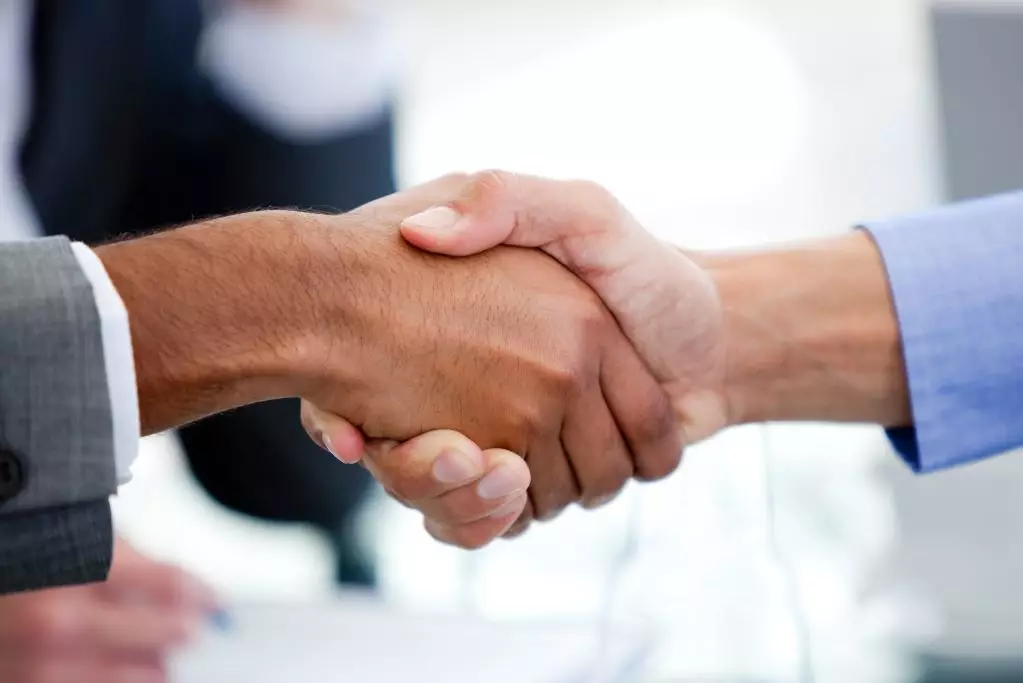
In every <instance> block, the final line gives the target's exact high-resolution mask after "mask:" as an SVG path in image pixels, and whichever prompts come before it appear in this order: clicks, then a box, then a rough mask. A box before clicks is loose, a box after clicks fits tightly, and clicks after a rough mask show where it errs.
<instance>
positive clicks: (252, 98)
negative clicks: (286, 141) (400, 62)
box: [200, 5, 397, 141]
mask: <svg viewBox="0 0 1023 683" xmlns="http://www.w3.org/2000/svg"><path fill="white" fill-rule="evenodd" d="M394 48H395V45H393V44H392V41H391V40H390V35H389V31H388V27H387V22H386V18H385V16H384V15H383V13H381V12H379V11H372V10H366V11H363V12H353V13H352V15H351V16H349V17H347V18H345V19H344V20H341V21H335V22H317V21H312V20H310V19H309V18H307V17H304V16H296V15H292V14H289V13H286V12H279V11H274V10H266V9H261V8H255V7H246V6H242V5H235V6H232V7H230V8H227V9H225V10H224V12H223V13H222V14H221V15H220V16H219V17H217V18H216V19H214V20H213V21H212V22H211V24H210V25H209V27H208V28H207V29H206V32H205V34H204V35H203V39H202V46H201V52H200V54H201V59H202V64H203V66H204V68H205V70H206V73H207V74H208V75H209V77H210V78H211V79H212V80H213V82H214V83H215V84H216V85H217V86H218V88H219V89H220V90H221V92H222V94H223V95H224V97H226V98H227V99H228V100H230V101H231V102H232V103H233V104H234V105H235V106H237V107H239V108H240V109H241V110H242V111H243V112H244V113H245V114H246V115H248V116H250V117H251V118H252V119H253V120H254V121H256V122H257V123H259V124H261V125H262V126H264V127H266V128H267V129H268V130H269V131H270V132H272V133H275V134H278V135H282V136H284V137H286V138H290V139H295V140H300V141H305V140H310V139H315V138H319V137H325V136H328V135H335V134H338V133H341V132H344V131H346V130H353V129H357V128H359V127H360V126H363V125H366V124H368V123H371V122H373V121H375V120H377V119H378V118H379V117H380V115H381V114H382V113H383V111H384V110H385V108H386V107H387V105H388V103H389V101H390V98H391V94H392V88H393V85H394V78H395V73H396V71H397V69H396V63H395V61H396V60H395V58H394V55H395V49H394Z"/></svg>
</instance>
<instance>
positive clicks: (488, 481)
mask: <svg viewBox="0 0 1023 683" xmlns="http://www.w3.org/2000/svg"><path fill="white" fill-rule="evenodd" d="M525 490H526V488H525V485H524V484H523V482H522V478H521V477H520V476H519V475H518V473H517V472H516V471H515V469H514V468H512V467H509V466H508V465H503V466H501V467H498V468H497V469H496V470H494V471H493V472H491V473H490V474H488V475H487V476H485V477H483V481H481V482H480V484H479V486H477V487H476V493H477V494H479V497H480V498H482V499H483V500H497V499H499V498H505V497H507V496H510V495H511V494H513V493H520V492H522V491H525Z"/></svg>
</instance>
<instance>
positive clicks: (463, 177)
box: [440, 171, 472, 185]
mask: <svg viewBox="0 0 1023 683" xmlns="http://www.w3.org/2000/svg"><path fill="white" fill-rule="evenodd" d="M440 180H441V182H443V183H450V184H452V185H456V184H461V185H466V184H468V183H469V182H470V181H471V180H472V176H470V175H469V174H468V173H463V172H461V171H455V172H454V173H447V174H445V175H443V176H441V179H440Z"/></svg>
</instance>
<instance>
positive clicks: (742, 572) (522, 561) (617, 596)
mask: <svg viewBox="0 0 1023 683" xmlns="http://www.w3.org/2000/svg"><path fill="white" fill-rule="evenodd" d="M364 4H365V5H366V7H365V10H366V11H367V12H368V13H369V14H370V15H372V16H373V19H372V21H371V22H370V23H363V24H358V28H357V29H353V31H352V34H351V39H352V40H353V41H356V42H358V43H359V45H360V46H361V47H360V49H361V50H362V52H360V53H359V54H362V55H369V54H371V55H373V56H374V61H372V62H369V61H367V63H368V64H369V63H371V64H372V65H373V66H372V78H369V77H367V78H366V79H363V80H360V79H355V83H354V84H353V86H352V87H353V91H356V90H357V91H358V92H360V93H363V94H364V95H365V99H364V100H362V101H360V102H359V107H355V108H356V109H357V110H358V111H356V112H355V113H353V115H352V117H351V123H350V128H349V129H347V130H346V131H342V132H343V134H344V135H345V136H348V137H350V138H351V139H353V140H355V141H357V144H354V143H353V144H354V146H353V147H351V148H350V149H349V151H348V152H347V153H349V154H351V155H352V159H353V161H352V163H353V164H354V165H355V168H356V169H358V168H360V167H363V168H366V167H368V168H373V169H378V170H379V172H380V173H383V174H386V173H387V172H388V168H389V166H388V164H390V161H391V160H392V159H393V161H394V168H393V171H394V175H395V176H396V180H397V182H398V184H399V185H400V186H407V185H411V184H415V183H419V182H421V181H425V180H428V179H431V178H433V177H435V176H438V175H441V174H444V173H447V172H450V171H454V170H464V171H474V170H481V169H486V168H503V169H509V170H516V171H524V172H529V173H533V174H539V175H549V176H555V177H579V178H587V179H591V180H595V181H597V182H599V183H602V184H604V185H606V186H607V187H608V188H610V189H611V190H612V191H614V192H615V193H616V194H617V195H618V196H619V197H620V198H621V199H622V200H623V201H624V202H625V204H626V205H628V206H629V207H630V208H631V209H632V210H633V212H634V213H635V214H636V215H637V216H638V217H639V218H640V219H641V220H642V221H643V222H644V223H645V224H646V225H647V226H648V227H649V228H650V229H651V230H653V231H654V232H656V233H657V234H659V235H660V236H662V237H664V238H665V239H668V240H671V241H673V242H676V243H678V244H682V245H686V246H687V247H691V248H713V249H717V248H728V247H739V246H746V245H755V244H763V243H768V242H783V241H791V240H794V239H799V238H803V237H809V236H814V235H822V234H827V233H834V232H838V231H844V230H848V229H850V228H851V227H852V226H854V225H855V224H856V223H857V222H858V221H862V220H866V219H871V218H878V217H884V216H888V215H892V214H898V213H903V212H908V211H913V210H916V209H920V208H924V207H928V206H931V205H934V204H937V203H939V202H942V201H944V200H946V199H949V198H961V197H967V196H975V195H980V194H986V193H990V192H994V191H998V190H1002V189H1008V188H1012V187H1020V186H1023V173H1021V168H1023V161H1020V160H1023V149H1021V148H1023V135H1021V134H1020V133H1019V131H1018V130H1017V128H1018V125H1017V124H1018V122H1019V121H1020V120H1023V119H1021V118H1020V117H1023V80H1021V79H1020V78H1019V73H1020V68H1019V67H1020V65H1021V64H1023V3H1020V4H1019V5H1017V4H1016V3H1012V2H998V3H987V4H983V5H982V4H979V3H971V2H965V1H963V2H946V3H942V4H940V5H932V4H930V3H927V2H925V1H924V0H749V1H747V2H741V1H738V0H585V1H583V0H515V1H514V2H512V1H505V0H486V1H485V2H481V1H478V0H477V1H475V2H472V1H470V0H416V2H411V1H409V2H405V3H389V4H387V5H386V6H384V5H379V6H378V5H375V4H371V3H364ZM221 28H222V30H223V31H225V32H226V33H225V35H227V36H228V37H230V31H231V29H230V27H229V26H228V27H221ZM210 30H213V29H210ZM204 54H205V55H206V58H207V59H208V60H209V64H210V65H211V66H210V68H211V69H212V70H213V72H214V73H215V72H216V69H217V68H218V64H219V63H220V62H218V53H217V50H216V43H214V44H213V48H211V49H209V50H207V51H206V52H205V53H204ZM277 57H279V59H277V60H275V61H276V62H284V63H286V62H287V59H286V58H285V57H282V56H280V55H277ZM359 64H360V62H359V61H358V60H355V61H354V62H353V66H352V68H353V69H354V70H356V71H357V70H358V69H359ZM282 68H283V67H282ZM366 68H367V69H370V67H369V66H367V67H366ZM299 73H301V72H299ZM297 80H299V81H300V80H301V79H300V78H299V79H297ZM293 86H294V87H295V88H297V89H298V90H297V91H301V83H295V84H293ZM358 88H364V90H358ZM228 95H229V96H231V97H234V98H235V99H236V100H238V101H247V100H250V99H252V98H253V95H252V93H251V92H249V91H247V90H246V89H245V88H243V87H239V88H238V89H237V90H234V91H229V92H228ZM311 101H319V100H316V99H315V98H313V99H312V100H311ZM392 105H393V106H392ZM253 106H254V107H255V110H256V111H259V107H260V106H261V105H260V103H259V102H256V103H255V104H254V105H253ZM353 106H354V105H353ZM382 112H386V113H382ZM392 112H393V120H392V118H391V113H392ZM291 114H292V116H291V118H290V119H288V120H290V121H291V122H292V123H294V124H295V126H297V127H298V128H299V129H301V130H302V131H305V132H303V133H302V135H307V136H311V137H308V140H312V139H315V137H316V135H317V134H318V133H317V126H318V125H319V124H318V118H317V111H316V106H315V105H313V104H311V105H310V108H309V110H308V111H302V110H301V107H299V110H298V111H293V112H291ZM392 124H393V128H392ZM370 129H372V130H373V131H375V132H374V133H372V134H370V133H368V132H367V131H369V130H370ZM309 131H312V132H309ZM392 131H393V136H394V137H393V139H394V141H395V144H394V146H393V149H392V146H391V144H390V142H389V141H390V139H391V132H392ZM336 133H337V131H332V133H331V134H336ZM374 136H375V137H374ZM1014 139H1015V141H1014ZM360 140H361V142H358V141H360ZM303 144H313V143H312V142H303ZM375 172H376V171H375ZM321 180H322V179H321ZM380 186H381V187H386V180H385V181H382V183H381V184H380ZM360 191H362V192H363V194H365V193H366V192H372V189H371V188H364V189H363V190H360ZM294 417H295V420H296V424H297V408H295V411H294ZM206 436H207V437H209V435H208V434H207V435H206ZM200 437H201V435H200ZM200 437H196V438H200ZM186 443H187V438H186ZM206 443H207V447H208V444H209V443H211V442H206ZM216 443H218V444H219V445H218V448H219V452H220V453H221V457H223V458H226V459H227V460H230V461H231V462H233V463H246V462H247V461H248V458H250V456H252V454H251V446H250V445H249V444H244V443H239V442H233V441H230V440H229V439H228V440H223V441H218V442H216ZM279 450H284V451H286V450H287V446H286V445H282V446H281V447H280V449H279ZM318 455H319V454H317V457H318ZM282 457H284V456H283V454H282ZM322 457H323V459H324V463H325V464H330V465H333V463H326V460H327V456H326V455H323V456H322ZM193 459H195V458H193ZM235 466H237V464H236V465H235ZM214 469H215V468H214ZM134 472H135V480H134V482H133V483H132V484H131V485H130V486H128V487H125V488H124V489H123V490H122V493H121V494H120V495H119V496H118V498H117V500H116V503H115V509H116V514H117V519H118V524H119V526H120V528H121V530H122V532H123V533H124V535H125V536H127V537H128V538H129V539H130V540H131V541H132V542H133V543H134V544H135V545H136V546H137V547H138V548H140V549H141V550H143V551H145V552H147V553H149V554H151V555H154V556H156V557H159V558H163V559H170V560H174V561H176V562H180V563H182V564H183V565H184V566H186V567H188V568H189V569H191V570H193V571H195V572H196V573H197V574H199V575H200V576H202V577H205V578H207V579H208V580H210V581H211V582H213V584H214V585H216V586H217V587H218V588H219V589H221V590H222V591H223V592H224V594H225V595H226V596H228V598H229V600H230V601H231V602H235V603H238V604H246V603H251V602H253V601H255V602H260V603H275V602H276V603H289V604H298V603H300V604H305V605H316V604H327V602H328V601H329V600H331V599H333V596H336V594H337V593H336V592H337V590H338V580H339V579H340V580H341V581H343V582H344V585H345V586H346V588H345V590H346V591H357V592H358V593H359V594H365V593H369V594H375V595H376V596H378V598H379V599H380V600H382V601H384V602H385V603H386V604H387V605H388V606H389V607H390V608H393V609H396V610H397V613H398V614H404V615H412V614H445V615H456V616H457V615H469V616H471V617H473V618H483V619H486V620H487V621H490V622H497V623H506V622H528V623H533V624H544V623H561V622H564V621H571V622H573V623H580V624H588V625H591V626H592V627H593V628H595V629H600V633H603V634H605V635H604V636H602V637H604V638H610V637H611V636H607V635H606V633H608V631H607V630H606V629H608V628H609V626H608V625H609V624H617V623H630V624H631V623H641V624H642V625H643V628H644V629H645V630H644V632H645V633H650V634H653V635H651V636H650V638H649V639H648V640H647V641H645V642H646V643H647V646H645V647H644V650H643V651H644V655H645V657H644V663H643V665H642V666H639V667H638V668H637V667H632V668H631V669H630V670H629V672H628V674H627V676H628V677H627V678H625V679H623V680H634V681H685V680H693V681H729V682H735V683H740V682H744V681H748V682H757V681H763V682H764V683H805V682H809V681H820V682H832V681H834V682H836V683H838V682H849V683H874V682H876V683H903V682H904V683H911V682H913V681H921V682H924V681H926V682H930V683H933V682H935V681H969V682H971V683H981V682H983V681H989V680H990V681H1021V680H1023V663H1021V658H1020V653H1021V652H1023V597H1019V595H1020V591H1019V590H1018V587H1019V586H1018V583H1019V578H1018V577H1020V576H1023V550H1020V548H1021V547H1023V544H1021V543H1020V534H1019V531H1018V530H1019V528H1020V523H1019V521H1018V520H1021V519H1023V496H1021V495H1020V490H1021V487H1023V461H1021V460H1020V459H1019V458H1015V457H1008V458H1003V459H996V460H993V461H990V462H988V463H986V464H981V465H977V466H973V467H970V468H968V469H963V470H958V471H953V472H948V473H945V474H941V475H937V476H933V477H928V478H924V479H921V478H914V477H912V476H910V475H909V473H908V472H906V471H905V470H904V468H903V466H902V464H901V463H900V462H899V461H898V459H897V458H896V457H895V456H894V455H893V454H892V453H891V452H890V451H889V449H888V446H887V443H886V441H885V440H884V437H883V435H882V434H881V433H880V432H879V431H878V430H875V429H873V428H868V427H831V426H821V425H776V426H775V425H772V426H766V427H753V428H744V429H740V430H735V431H732V432H729V433H726V434H724V435H722V436H720V437H719V438H716V439H714V440H712V441H710V442H708V443H706V444H703V445H701V446H699V447H697V448H694V449H692V450H691V451H690V452H689V454H688V456H687V459H686V462H685V465H684V467H683V468H682V469H681V471H680V472H679V473H678V474H677V475H676V476H674V477H673V478H671V479H670V480H668V481H666V482H663V483H659V484H654V485H647V486H632V487H631V488H630V489H629V490H628V491H627V493H626V495H624V496H623V497H622V498H620V499H619V500H617V501H616V502H615V503H614V504H613V505H611V506H610V507H608V508H607V509H605V510H602V511H600V512H597V513H586V514H583V513H581V512H577V511H571V512H570V513H569V514H567V515H566V516H565V517H564V518H563V519H561V520H559V521H558V522H557V523H554V524H551V525H547V526H542V527H539V528H535V529H534V530H532V531H531V532H530V533H529V534H528V535H527V536H526V537H525V538H522V539H519V540H517V541H515V542H509V543H505V542H502V543H498V544H496V545H495V546H493V547H491V548H488V549H486V550H484V551H481V552H477V553H464V552H460V551H455V550H452V549H449V548H445V547H442V546H440V545H438V544H436V543H434V542H433V541H432V540H431V539H430V538H429V537H428V536H427V535H426V533H425V532H424V531H423V530H422V528H421V523H420V520H419V519H418V518H417V517H416V516H415V515H413V514H411V513H409V512H408V511H407V510H405V509H404V508H400V507H399V506H397V505H395V504H392V503H390V502H388V501H386V500H385V499H384V498H383V497H382V496H381V495H379V494H378V493H377V492H375V491H374V490H372V488H370V489H369V490H368V492H366V493H365V494H364V493H362V491H363V490H364V489H365V483H362V484H357V485H353V487H352V488H351V492H350V493H345V495H346V496H348V499H349V500H350V503H351V504H350V505H349V504H348V503H345V504H344V505H341V506H340V507H341V508H343V509H339V510H336V511H335V512H336V515H337V520H336V522H335V521H334V520H333V518H330V517H329V515H327V518H326V519H327V521H324V519H325V518H324V514H326V513H322V514H321V512H320V511H317V512H316V513H315V514H313V513H310V514H308V515H307V514H305V512H306V511H298V512H295V511H291V512H288V513H287V514H275V513H274V514H270V513H268V514H261V510H262V508H261V507H260V505H259V504H249V503H251V501H246V500H241V501H239V500H235V499H232V496H231V495H230V492H227V494H226V495H225V489H224V488H223V487H220V488H218V481H220V479H219V478H218V477H219V476H220V475H218V474H217V472H216V471H210V470H206V471H203V468H202V466H201V465H200V466H199V467H198V468H197V467H196V466H194V465H193V466H192V467H190V466H189V463H188V458H186V456H185V454H184V451H183V450H182V448H181V444H180V441H179V440H178V439H177V437H175V436H161V437H158V438H154V439H150V440H148V441H146V443H145V446H144V451H143V455H142V457H141V458H140V460H139V462H138V463H137V465H136V466H135V469H134ZM255 472H256V474H255V475H254V476H256V477H264V479H263V480H261V485H262V488H263V489H264V491H263V494H262V495H264V496H273V495H274V493H275V487H276V488H277V489H279V490H278V491H276V492H277V493H281V492H284V491H286V490H287V488H288V486H289V483H288V481H289V480H288V478H287V477H283V478H282V477H280V476H278V475H276V474H273V473H272V472H269V471H268V472H265V473H264V472H263V470H259V469H258V465H257V466H256V469H255ZM195 474H198V475H199V479H200V480H202V481H204V483H205V484H206V486H205V487H204V486H203V485H200V483H199V481H197V479H196V477H195ZM353 476H355V477H356V478H357V475H353ZM208 490H209V491H213V492H214V493H215V494H216V493H218V492H219V494H220V495H217V496H216V498H220V499H221V500H223V501H225V502H228V503H231V506H230V508H229V507H225V506H223V505H221V504H220V503H218V502H216V498H215V497H214V496H211V494H210V493H208ZM347 490H348V489H346V491H347ZM327 495H329V493H328V494H327ZM257 498H258V496H257ZM332 509H333V508H332ZM254 512H255V513H257V514H259V516H260V517H278V518H282V519H289V518H290V519H292V520H293V519H296V518H297V519H310V521H312V522H316V524H305V523H302V522H296V521H283V522H281V521H278V522H268V521H259V520H257V518H256V517H255V516H250V515H247V514H242V513H254ZM331 514H334V513H333V512H332V513H331ZM311 518H315V519H311ZM339 553H340V554H341V555H342V556H343V557H342V560H341V561H340V564H341V565H342V566H340V568H339V560H338V556H339ZM409 618H411V617H409ZM452 633H454V631H453V632H452ZM452 637H455V636H452ZM280 680H285V679H284V678H281V679H280ZM288 680H296V679H293V678H288ZM339 680H341V679H339ZM345 680H348V679H345ZM366 680H373V679H372V678H368V679H366ZM452 680H453V679H452ZM467 680H471V679H467ZM580 680H583V679H580ZM585 680H590V679H585ZM593 680H595V679H593ZM182 683H188V681H184V680H183V681H182ZM298 683H302V682H301V681H299V682H298Z"/></svg>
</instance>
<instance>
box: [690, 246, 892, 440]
mask: <svg viewBox="0 0 1023 683" xmlns="http://www.w3.org/2000/svg"><path fill="white" fill-rule="evenodd" d="M702 263H703V264H704V266H705V267H706V268H707V270H708V272H710V273H711V276H712V278H713V279H714V281H715V283H716V285H717V287H718V290H719V294H720V296H721V299H722V304H723V308H724V311H725V346H726V349H727V352H726V353H727V369H726V380H725V395H726V400H727V403H728V405H729V409H730V415H731V419H732V423H733V424H748V423H755V422H765V421H791V420H796V421H804V420H822V421H837V422H877V423H881V424H885V425H898V424H906V423H908V422H909V402H908V391H907V388H906V380H905V369H904V365H903V359H902V350H901V344H900V340H899V331H898V325H897V322H896V318H895V314H894V308H893V305H892V301H891V297H890V293H889V289H888V283H887V276H886V272H885V269H884V266H883V263H882V261H881V258H880V255H879V254H878V252H877V249H876V247H875V246H874V244H873V242H872V240H871V239H870V237H869V236H868V235H867V234H865V233H862V232H857V233H852V234H848V235H843V236H841V237H837V238H833V239H828V240H822V241H820V242H817V243H812V244H809V245H806V246H803V247H800V248H793V249H788V250H778V251H773V252H760V253H746V254H735V255H715V256H707V257H704V259H703V260H702Z"/></svg>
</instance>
